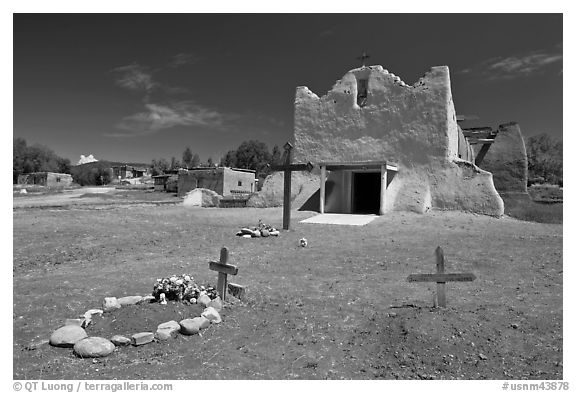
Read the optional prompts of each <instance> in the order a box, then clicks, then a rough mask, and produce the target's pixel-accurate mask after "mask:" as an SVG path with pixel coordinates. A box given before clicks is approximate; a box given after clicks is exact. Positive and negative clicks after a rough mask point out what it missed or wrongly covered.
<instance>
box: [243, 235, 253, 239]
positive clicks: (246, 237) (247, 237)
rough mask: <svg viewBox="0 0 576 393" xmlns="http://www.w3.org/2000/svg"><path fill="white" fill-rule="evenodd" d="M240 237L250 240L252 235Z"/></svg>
mask: <svg viewBox="0 0 576 393" xmlns="http://www.w3.org/2000/svg"><path fill="white" fill-rule="evenodd" d="M242 237H243V238H244V239H252V235H248V234H245V235H242Z"/></svg>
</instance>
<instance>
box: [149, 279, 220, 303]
mask: <svg viewBox="0 0 576 393" xmlns="http://www.w3.org/2000/svg"><path fill="white" fill-rule="evenodd" d="M162 294H164V296H161V295H162ZM202 294H205V295H207V296H208V297H210V299H215V298H216V297H218V296H219V294H218V291H217V290H216V288H214V287H213V286H204V285H198V284H196V283H195V282H194V277H192V276H190V275H188V274H183V275H179V276H177V275H173V276H171V277H168V278H158V279H157V280H156V283H155V284H154V289H153V291H152V296H154V297H155V298H156V300H160V299H168V300H178V301H183V300H185V301H189V302H190V303H196V301H197V300H198V297H200V295H202Z"/></svg>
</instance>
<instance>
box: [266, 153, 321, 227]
mask: <svg viewBox="0 0 576 393" xmlns="http://www.w3.org/2000/svg"><path fill="white" fill-rule="evenodd" d="M292 147H293V146H292V145H291V144H290V142H286V144H285V145H284V156H285V157H284V165H272V166H271V169H272V170H273V171H284V214H283V216H282V228H283V229H290V209H291V207H292V206H291V193H292V172H293V171H308V172H310V171H311V170H312V169H313V168H314V165H312V163H311V162H307V163H306V164H292V162H291V161H292Z"/></svg>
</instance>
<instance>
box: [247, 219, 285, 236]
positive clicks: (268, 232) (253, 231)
mask: <svg viewBox="0 0 576 393" xmlns="http://www.w3.org/2000/svg"><path fill="white" fill-rule="evenodd" d="M278 235H280V231H278V230H277V229H276V228H274V227H273V226H272V225H268V224H264V223H263V222H262V220H259V221H258V226H256V227H252V228H249V227H243V228H241V229H240V230H239V231H238V232H237V233H236V236H242V237H244V238H252V237H269V236H278Z"/></svg>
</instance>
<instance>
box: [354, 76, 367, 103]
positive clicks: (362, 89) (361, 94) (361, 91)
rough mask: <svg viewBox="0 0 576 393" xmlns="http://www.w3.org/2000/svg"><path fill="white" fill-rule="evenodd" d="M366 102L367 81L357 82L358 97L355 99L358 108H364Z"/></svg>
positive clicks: (360, 80)
mask: <svg viewBox="0 0 576 393" xmlns="http://www.w3.org/2000/svg"><path fill="white" fill-rule="evenodd" d="M367 100H368V79H359V80H358V96H357V97H356V103H357V104H358V106H365V105H366V101H367Z"/></svg>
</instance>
